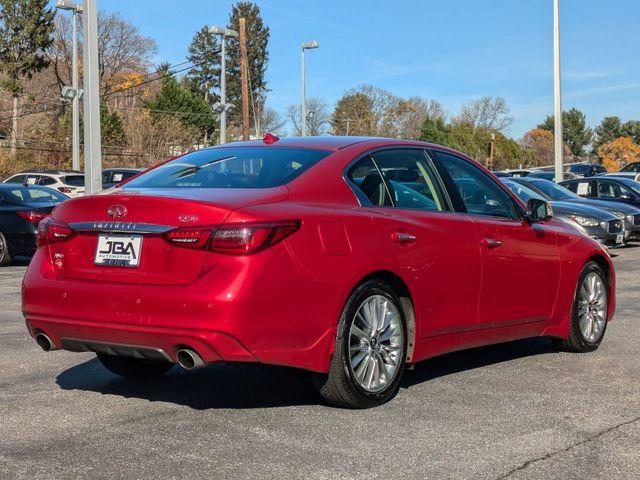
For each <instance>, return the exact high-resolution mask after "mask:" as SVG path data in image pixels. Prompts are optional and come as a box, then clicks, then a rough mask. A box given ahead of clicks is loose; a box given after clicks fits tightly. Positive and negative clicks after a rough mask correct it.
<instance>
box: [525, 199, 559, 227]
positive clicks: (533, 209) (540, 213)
mask: <svg viewBox="0 0 640 480" xmlns="http://www.w3.org/2000/svg"><path fill="white" fill-rule="evenodd" d="M527 217H528V218H529V221H530V222H531V223H536V222H542V221H544V220H549V219H550V218H551V217H553V210H552V209H551V204H550V203H549V202H545V201H544V200H540V199H538V198H532V199H531V200H529V202H528V203H527Z"/></svg>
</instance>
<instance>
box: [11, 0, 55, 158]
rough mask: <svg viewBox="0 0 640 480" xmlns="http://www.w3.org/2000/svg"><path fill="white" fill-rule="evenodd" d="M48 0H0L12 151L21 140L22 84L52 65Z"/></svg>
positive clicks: (50, 14)
mask: <svg viewBox="0 0 640 480" xmlns="http://www.w3.org/2000/svg"><path fill="white" fill-rule="evenodd" d="M48 3H49V2H48V1H47V0H0V71H3V72H4V73H5V74H6V76H7V77H6V79H5V80H4V81H3V82H2V87H3V88H4V89H5V90H7V91H8V92H10V93H11V95H12V97H13V115H12V120H13V122H12V129H11V151H12V153H13V154H15V151H16V146H17V138H18V116H19V102H18V99H19V97H20V95H21V94H22V89H23V82H24V80H25V79H26V78H30V77H31V75H33V73H35V72H39V71H41V70H43V69H44V68H46V67H47V65H48V64H49V62H48V60H47V56H46V49H47V48H49V46H50V45H51V44H52V42H53V40H52V37H51V34H52V33H53V29H54V23H53V20H54V15H55V13H54V11H53V10H52V9H51V8H49V7H48V6H47V4H48Z"/></svg>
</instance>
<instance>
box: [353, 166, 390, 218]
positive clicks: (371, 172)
mask: <svg viewBox="0 0 640 480" xmlns="http://www.w3.org/2000/svg"><path fill="white" fill-rule="evenodd" d="M348 177H349V180H350V181H351V183H352V184H353V185H354V186H355V187H356V189H357V191H356V192H357V195H358V197H359V198H360V202H361V203H371V204H372V205H374V206H376V207H391V206H393V203H392V202H391V196H390V195H389V191H388V190H387V186H386V185H385V183H384V180H383V179H382V176H381V175H380V171H379V170H378V167H377V166H376V165H375V164H374V163H373V159H372V158H371V157H370V156H366V157H365V158H363V159H362V160H360V161H359V162H358V163H356V164H355V165H354V166H353V167H352V168H351V170H350V171H349V174H348ZM363 200H364V201H363Z"/></svg>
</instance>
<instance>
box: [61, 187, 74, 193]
mask: <svg viewBox="0 0 640 480" xmlns="http://www.w3.org/2000/svg"><path fill="white" fill-rule="evenodd" d="M58 191H60V192H62V193H71V192H73V188H71V187H58Z"/></svg>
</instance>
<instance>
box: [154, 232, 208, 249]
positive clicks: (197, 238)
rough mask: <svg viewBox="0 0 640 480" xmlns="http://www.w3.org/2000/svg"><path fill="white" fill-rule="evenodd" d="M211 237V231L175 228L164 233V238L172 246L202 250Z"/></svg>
mask: <svg viewBox="0 0 640 480" xmlns="http://www.w3.org/2000/svg"><path fill="white" fill-rule="evenodd" d="M210 236H211V230H210V229H206V230H198V229H190V228H177V229H175V230H170V231H168V232H167V233H165V238H166V239H167V240H168V241H169V243H172V244H174V245H177V246H180V247H187V248H202V247H204V246H205V245H206V243H207V240H209V237H210Z"/></svg>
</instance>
